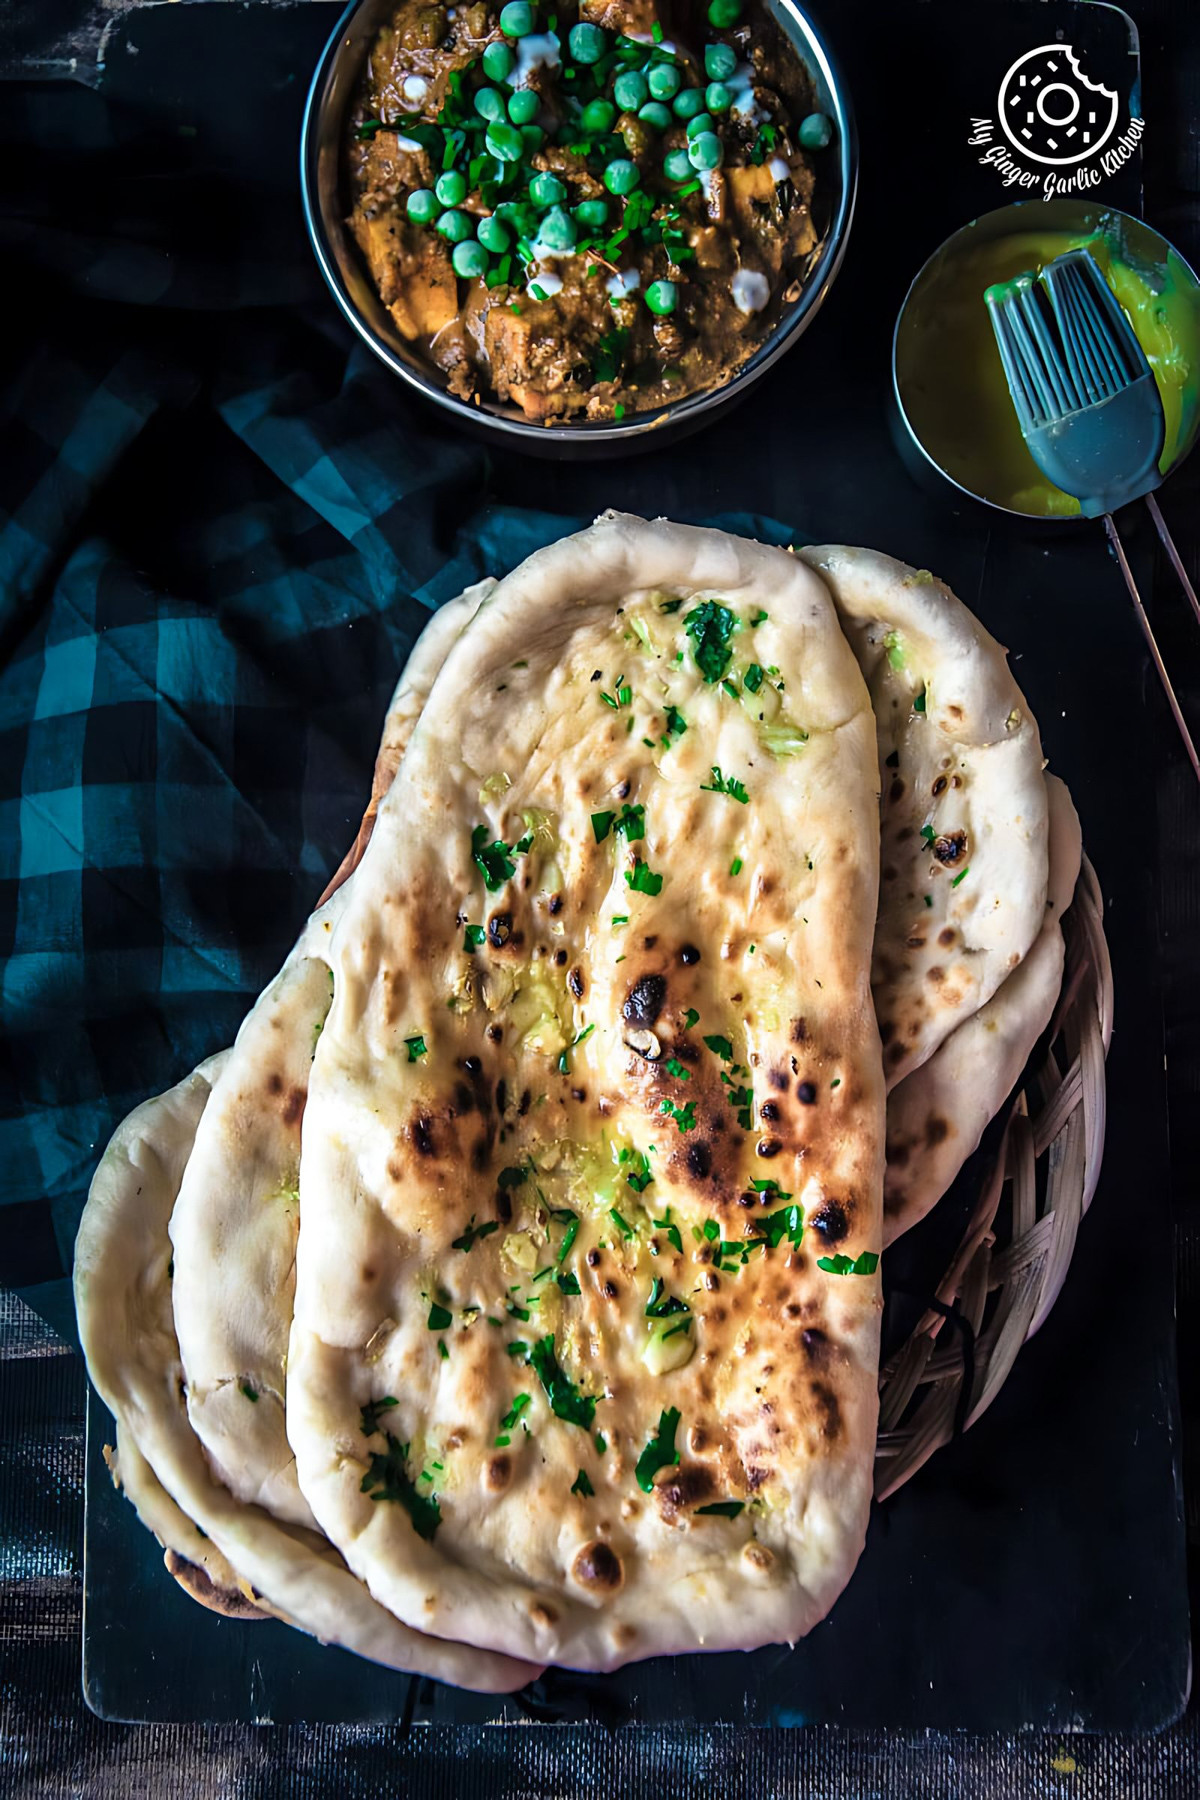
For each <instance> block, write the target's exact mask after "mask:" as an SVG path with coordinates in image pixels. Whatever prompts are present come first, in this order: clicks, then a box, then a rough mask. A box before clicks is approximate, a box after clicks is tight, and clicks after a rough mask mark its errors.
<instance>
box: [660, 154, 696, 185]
mask: <svg viewBox="0 0 1200 1800" xmlns="http://www.w3.org/2000/svg"><path fill="white" fill-rule="evenodd" d="M695 172H696V171H695V170H694V169H693V168H692V162H691V158H690V157H689V155H688V153H687V151H686V150H668V151H667V154H666V155H665V156H664V157H663V174H664V175H665V176H666V178H667V180H668V181H690V180H691V179H692V176H693V175H694V174H695Z"/></svg>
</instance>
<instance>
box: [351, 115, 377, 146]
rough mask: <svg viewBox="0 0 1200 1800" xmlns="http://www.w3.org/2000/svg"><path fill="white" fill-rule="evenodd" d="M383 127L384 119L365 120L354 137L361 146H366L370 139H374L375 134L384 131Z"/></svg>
mask: <svg viewBox="0 0 1200 1800" xmlns="http://www.w3.org/2000/svg"><path fill="white" fill-rule="evenodd" d="M382 126H383V120H382V119H364V120H363V122H362V124H361V125H360V126H359V128H358V130H357V131H356V132H355V134H354V135H355V137H356V138H357V139H358V141H359V143H360V144H364V143H366V142H367V140H368V139H369V138H373V137H374V136H375V133H376V132H377V131H379V130H381V129H382Z"/></svg>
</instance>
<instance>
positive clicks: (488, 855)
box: [471, 825, 528, 894]
mask: <svg viewBox="0 0 1200 1800" xmlns="http://www.w3.org/2000/svg"><path fill="white" fill-rule="evenodd" d="M487 835H488V834H487V826H486V825H476V827H475V829H474V831H472V833H471V857H472V859H473V861H474V863H475V867H476V868H477V869H478V870H479V872H480V874H481V875H482V876H483V879H484V884H485V886H486V887H487V890H488V893H489V894H494V893H495V892H496V891H497V889H498V888H502V887H503V886H504V884H505V882H506V881H511V879H512V877H513V876H514V875H515V874H516V872H517V865H516V863H515V862H513V860H512V858H511V856H510V855H509V851H508V845H507V844H502V843H501V842H500V840H499V838H497V839H496V840H495V842H494V843H491V844H489V843H488V841H487ZM526 848H528V845H527V846H526Z"/></svg>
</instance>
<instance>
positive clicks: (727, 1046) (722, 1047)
mask: <svg viewBox="0 0 1200 1800" xmlns="http://www.w3.org/2000/svg"><path fill="white" fill-rule="evenodd" d="M704 1043H705V1047H706V1048H707V1049H709V1050H711V1051H712V1053H713V1055H714V1056H719V1057H720V1058H721V1061H722V1062H732V1061H733V1045H732V1044H731V1043H730V1041H729V1039H728V1038H727V1037H722V1036H721V1034H720V1032H719V1031H714V1032H713V1034H712V1036H711V1037H706V1038H705V1040H704Z"/></svg>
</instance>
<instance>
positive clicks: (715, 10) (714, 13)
mask: <svg viewBox="0 0 1200 1800" xmlns="http://www.w3.org/2000/svg"><path fill="white" fill-rule="evenodd" d="M506 10H507V9H506ZM741 16H742V0H711V4H710V5H709V9H708V22H709V24H710V25H715V26H716V28H717V30H718V31H728V30H729V27H730V26H731V25H736V24H737V22H738V20H739V19H740V18H741ZM500 24H501V27H503V24H504V14H503V13H501V14H500Z"/></svg>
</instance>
